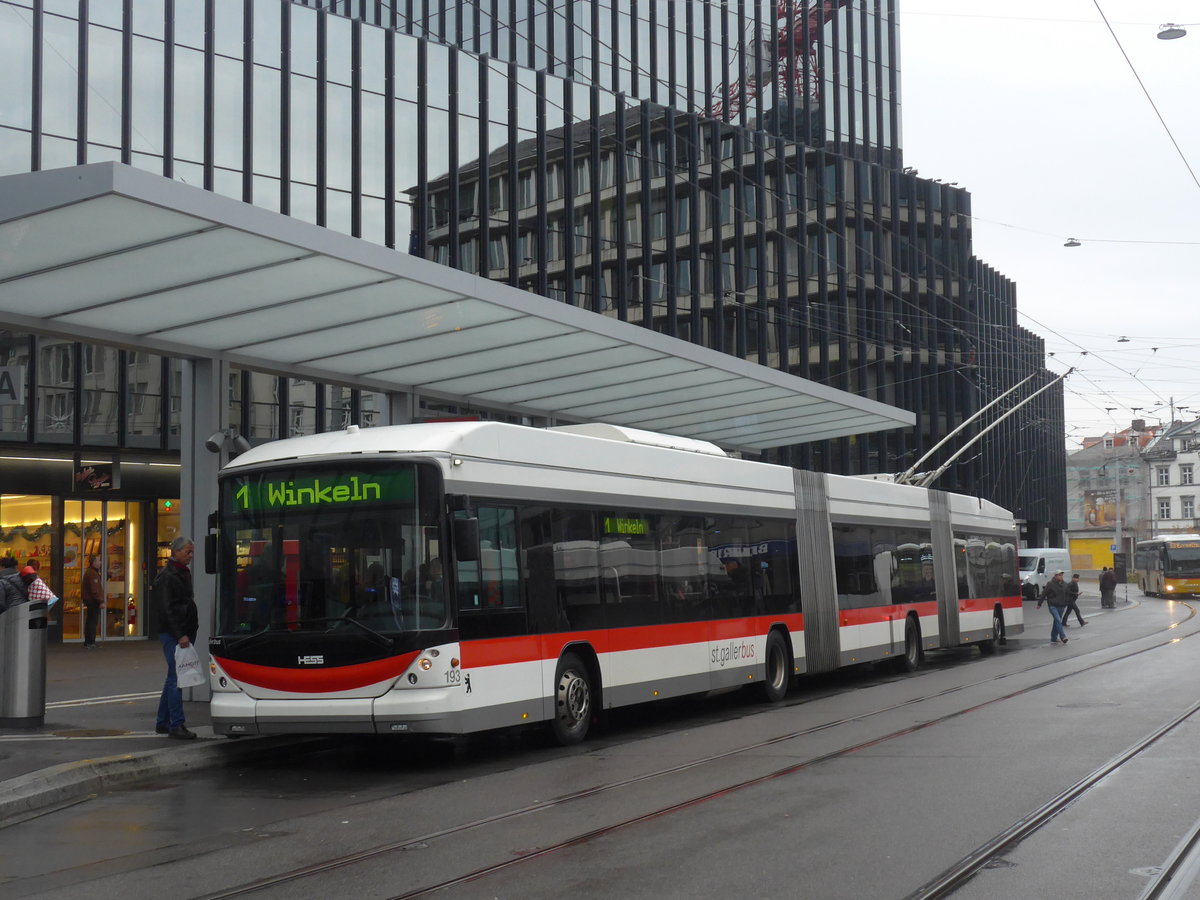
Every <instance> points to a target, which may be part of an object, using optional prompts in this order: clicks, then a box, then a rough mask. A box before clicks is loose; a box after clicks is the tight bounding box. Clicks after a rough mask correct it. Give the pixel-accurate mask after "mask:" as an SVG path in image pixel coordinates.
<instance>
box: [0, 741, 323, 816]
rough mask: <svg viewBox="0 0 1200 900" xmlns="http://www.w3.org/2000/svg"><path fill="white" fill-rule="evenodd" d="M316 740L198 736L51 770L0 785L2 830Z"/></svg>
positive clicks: (59, 766)
mask: <svg viewBox="0 0 1200 900" xmlns="http://www.w3.org/2000/svg"><path fill="white" fill-rule="evenodd" d="M320 740H322V739H321V738H316V737H312V736H309V735H306V736H290V735H274V736H268V737H248V738H243V739H240V740H237V741H230V740H226V739H213V738H201V739H199V740H197V741H195V742H194V743H191V744H189V745H188V746H186V747H172V748H171V749H169V750H167V749H162V750H142V751H139V752H137V753H121V754H117V755H115V756H102V757H97V758H96V759H84V760H80V761H78V762H69V763H61V764H60V765H57V766H50V767H49V768H46V769H41V770H39V771H37V772H30V773H29V774H27V775H21V776H19V777H17V778H12V779H9V780H8V781H4V782H0V828H3V827H5V826H7V825H11V824H15V822H13V821H11V820H14V819H18V818H23V817H26V816H28V815H29V814H30V813H35V812H38V811H40V810H44V809H47V808H49V807H52V806H58V805H61V804H63V803H68V802H70V801H75V800H81V799H85V798H87V797H89V796H92V795H95V794H98V793H100V792H101V791H103V790H106V789H108V788H113V787H118V786H120V785H125V784H130V783H132V782H135V781H139V780H142V779H145V778H154V777H157V776H161V775H171V774H175V773H178V772H186V771H189V770H192V769H198V768H203V767H205V766H210V765H215V764H218V763H221V764H225V763H233V762H238V761H242V760H248V759H253V758H254V757H256V756H262V755H265V754H269V753H271V752H273V751H275V750H277V749H279V748H281V747H292V746H296V745H298V744H303V743H310V742H316V741H320Z"/></svg>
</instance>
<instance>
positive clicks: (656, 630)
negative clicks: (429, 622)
mask: <svg viewBox="0 0 1200 900" xmlns="http://www.w3.org/2000/svg"><path fill="white" fill-rule="evenodd" d="M775 622H782V623H783V624H785V625H786V626H787V627H788V628H789V629H790V630H791V631H793V632H795V633H800V632H802V631H803V630H804V616H803V615H801V614H798V613H793V614H789V615H783V616H755V617H750V618H745V619H721V620H719V621H716V622H679V623H675V624H670V625H644V626H633V627H627V628H614V629H611V630H608V631H605V630H597V631H572V632H558V633H555V634H546V635H540V636H526V637H514V638H491V639H488V640H477V641H463V644H462V648H461V651H462V665H463V668H464V669H478V668H482V667H484V666H499V665H510V664H512V663H522V662H535V661H538V660H543V659H546V660H555V659H558V657H559V656H560V655H561V653H562V651H563V649H564V648H565V647H567V646H568V645H569V644H589V645H591V646H592V648H593V649H595V650H596V652H597V653H618V652H621V651H628V650H652V649H654V648H656V647H673V646H676V645H679V644H702V643H706V642H708V641H725V640H734V639H743V640H744V639H747V638H751V637H756V636H758V635H763V634H766V633H767V630H768V629H769V628H770V627H771V625H772V624H773V623H775Z"/></svg>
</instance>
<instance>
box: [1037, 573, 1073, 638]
mask: <svg viewBox="0 0 1200 900" xmlns="http://www.w3.org/2000/svg"><path fill="white" fill-rule="evenodd" d="M1063 574H1064V573H1063V570H1062V569H1059V570H1058V571H1057V572H1055V573H1054V577H1053V578H1051V579H1050V580H1049V581H1047V582H1046V587H1045V588H1044V589H1043V590H1042V599H1041V600H1039V601H1038V605H1037V608H1038V609H1041V608H1042V603H1046V604H1048V605H1049V607H1050V618H1051V619H1053V620H1054V624H1053V625H1051V626H1050V643H1052V644H1057V643H1058V642H1059V641H1060V640H1061V641H1062V642H1063V643H1064V644H1065V643H1066V642H1067V633H1066V632H1065V631H1063V627H1062V620H1063V612H1064V611H1065V610H1066V608H1067V583H1066V582H1065V581H1063Z"/></svg>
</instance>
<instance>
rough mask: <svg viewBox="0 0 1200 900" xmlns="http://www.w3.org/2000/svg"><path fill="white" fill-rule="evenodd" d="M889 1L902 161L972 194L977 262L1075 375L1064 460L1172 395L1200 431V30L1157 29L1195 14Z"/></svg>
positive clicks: (1196, 7)
mask: <svg viewBox="0 0 1200 900" xmlns="http://www.w3.org/2000/svg"><path fill="white" fill-rule="evenodd" d="M897 2H898V3H899V7H900V23H901V36H900V62H901V67H902V69H901V85H902V95H901V96H902V101H903V107H902V116H903V126H904V161H905V164H906V165H909V166H913V167H915V168H917V169H918V170H919V171H920V173H921V175H922V176H924V177H930V178H941V179H942V180H943V181H947V182H951V181H956V182H958V183H959V185H960V186H962V187H965V188H967V189H969V190H970V191H971V195H972V206H973V211H974V216H975V223H974V241H975V243H974V250H975V254H976V256H978V257H979V258H980V259H981V260H983V261H984V262H985V263H988V264H989V265H991V266H992V267H993V268H995V269H996V270H997V271H999V272H1001V273H1002V274H1004V275H1005V276H1007V277H1009V278H1011V279H1012V280H1013V281H1015V282H1016V284H1017V307H1018V310H1019V313H1020V321H1021V324H1023V325H1024V326H1025V327H1026V328H1028V329H1030V330H1031V331H1033V332H1035V333H1037V334H1039V335H1041V336H1042V337H1044V338H1045V339H1046V349H1047V350H1048V351H1050V352H1053V354H1054V355H1053V357H1051V358H1049V359H1048V360H1047V363H1048V367H1049V368H1050V369H1051V370H1052V371H1054V372H1056V373H1057V372H1063V371H1066V370H1067V369H1068V368H1070V367H1072V366H1074V367H1075V368H1076V370H1077V371H1076V372H1075V374H1073V375H1071V376H1070V377H1069V378H1068V379H1067V384H1066V392H1065V398H1066V420H1067V446H1068V449H1069V450H1070V449H1075V448H1076V447H1077V446H1078V439H1079V438H1081V437H1083V436H1085V435H1096V434H1103V433H1104V432H1106V431H1110V430H1112V429H1113V428H1114V427H1115V428H1123V427H1127V426H1128V425H1129V423H1130V421H1131V419H1133V418H1135V417H1140V418H1146V419H1147V420H1148V421H1156V420H1157V421H1162V422H1164V423H1166V422H1169V421H1170V420H1171V417H1172V409H1171V407H1170V404H1171V402H1172V399H1173V400H1174V404H1175V406H1176V409H1175V411H1174V415H1175V418H1177V419H1178V418H1188V419H1192V418H1196V417H1197V416H1198V415H1200V302H1198V301H1200V184H1198V183H1197V178H1198V177H1200V25H1196V26H1195V27H1192V28H1188V29H1187V31H1188V34H1187V36H1186V37H1183V38H1180V39H1178V40H1174V41H1164V40H1159V39H1158V38H1157V33H1158V30H1159V26H1160V25H1162V24H1163V23H1167V22H1176V23H1197V22H1200V2H1196V0H1165V2H1160V0H1138V2H1123V3H1118V2H1116V0H1010V2H1000V0H995V2H985V0H974V2H963V0H897ZM1105 17H1107V19H1108V22H1109V24H1110V25H1111V26H1112V30H1111V31H1110V30H1109V28H1108V27H1107V26H1106V25H1105V22H1104V19H1105ZM1114 33H1115V38H1114ZM1118 42H1119V43H1118ZM1122 48H1124V52H1125V54H1128V57H1129V62H1126V59H1125V56H1124V55H1122ZM1130 63H1132V68H1131V66H1130ZM1135 70H1136V74H1135ZM1139 77H1140V79H1141V82H1142V83H1143V84H1144V85H1145V89H1146V92H1143V90H1142V88H1141V87H1140V86H1139V84H1138V78H1139ZM1147 92H1148V93H1149V97H1150V99H1147V96H1146V93H1147ZM1151 100H1153V104H1152V103H1151ZM1155 107H1157V109H1158V113H1160V114H1161V116H1162V119H1163V120H1164V121H1165V123H1166V127H1164V125H1163V123H1162V122H1160V121H1159V117H1158V115H1157V114H1156V113H1155ZM1168 130H1169V133H1168ZM1172 136H1173V137H1174V140H1175V142H1176V143H1177V144H1178V146H1179V148H1180V149H1179V150H1176V148H1175V146H1174V144H1173V143H1172ZM1181 153H1182V155H1181ZM1185 159H1186V163H1185ZM1189 165H1190V167H1191V171H1190V172H1189V168H1188V167H1189ZM1193 173H1195V174H1193ZM1069 238H1076V239H1078V240H1079V241H1080V242H1081V244H1082V245H1081V246H1079V247H1077V248H1066V247H1064V246H1063V243H1064V242H1065V241H1066V240H1067V239H1069ZM1122 337H1125V338H1128V340H1127V341H1121V338H1122ZM1154 348H1157V350H1155V349H1154ZM1085 354H1086V355H1085ZM1179 406H1187V407H1190V408H1189V409H1188V410H1186V411H1184V412H1180V411H1179V410H1178V407H1179ZM1109 407H1116V410H1115V411H1114V412H1112V413H1109V412H1108V411H1107V409H1108V408H1109ZM1135 407H1142V409H1141V411H1137V412H1135V411H1134V408H1135Z"/></svg>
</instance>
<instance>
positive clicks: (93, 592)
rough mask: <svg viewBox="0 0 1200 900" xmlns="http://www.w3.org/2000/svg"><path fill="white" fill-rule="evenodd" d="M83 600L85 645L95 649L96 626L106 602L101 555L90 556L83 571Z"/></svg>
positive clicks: (89, 648)
mask: <svg viewBox="0 0 1200 900" xmlns="http://www.w3.org/2000/svg"><path fill="white" fill-rule="evenodd" d="M80 599H81V600H83V609H84V617H83V646H84V648H86V649H88V650H95V649H96V648H97V646H98V645H97V644H96V627H97V625H98V623H99V621H100V607H101V605H102V604H103V603H104V580H103V579H102V578H101V577H100V557H99V556H96V555H92V556H89V557H88V562H87V568H86V569H84V571H83V588H82V594H81V597H80Z"/></svg>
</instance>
